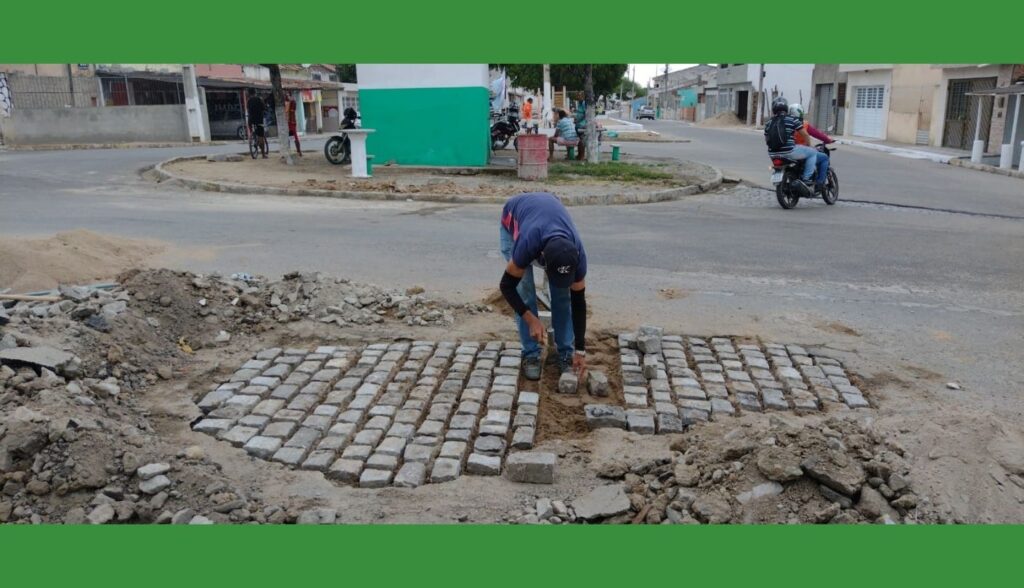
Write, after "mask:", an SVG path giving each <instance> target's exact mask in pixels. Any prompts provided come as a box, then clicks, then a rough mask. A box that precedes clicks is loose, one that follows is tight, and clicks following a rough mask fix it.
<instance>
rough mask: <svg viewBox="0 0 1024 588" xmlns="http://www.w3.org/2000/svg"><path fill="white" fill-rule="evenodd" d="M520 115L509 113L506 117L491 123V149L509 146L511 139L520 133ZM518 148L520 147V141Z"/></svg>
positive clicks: (495, 149)
mask: <svg viewBox="0 0 1024 588" xmlns="http://www.w3.org/2000/svg"><path fill="white" fill-rule="evenodd" d="M519 129H520V127H519V116H518V115H516V114H513V113H509V114H507V115H506V116H505V118H504V119H498V120H497V121H496V122H494V123H492V124H491V149H493V150H494V151H497V150H498V149H504V148H506V147H508V143H509V141H511V140H512V138H513V137H515V136H516V135H518V134H519ZM516 148H517V149H518V148H519V145H518V141H517V142H516Z"/></svg>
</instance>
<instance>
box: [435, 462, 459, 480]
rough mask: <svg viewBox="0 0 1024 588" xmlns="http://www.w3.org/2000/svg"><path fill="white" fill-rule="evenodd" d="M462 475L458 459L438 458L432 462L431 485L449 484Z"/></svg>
mask: <svg viewBox="0 0 1024 588" xmlns="http://www.w3.org/2000/svg"><path fill="white" fill-rule="evenodd" d="M460 474H462V462H461V461H460V460H458V459H448V458H444V457H439V458H437V459H436V460H434V467H433V468H432V469H431V470H430V481H431V482H433V483H439V482H450V481H452V480H455V479H456V478H458V477H459V475H460Z"/></svg>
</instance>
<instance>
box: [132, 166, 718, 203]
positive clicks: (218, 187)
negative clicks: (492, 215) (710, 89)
mask: <svg viewBox="0 0 1024 588" xmlns="http://www.w3.org/2000/svg"><path fill="white" fill-rule="evenodd" d="M246 155H248V154H246ZM205 159H206V156H205V155H201V156H186V157H173V158H171V159H168V160H166V161H162V162H160V163H158V164H156V165H155V166H153V168H152V169H153V173H154V174H155V175H156V176H157V178H159V180H158V181H160V182H174V183H175V184H177V185H181V186H185V187H187V188H191V189H193V190H205V191H207V192H226V193H229V194H268V195H274V196H319V197H322V198H344V199H349V200H373V201H394V202H404V201H408V202H443V203H449V204H504V203H505V201H506V200H507V198H506V197H505V196H469V195H464V194H422V193H417V194H393V193H388V192H357V191H350V190H320V189H314V188H277V187H271V186H251V185H247V184H236V183H232V182H214V181H211V180H198V179H195V178H189V177H185V176H179V175H176V174H173V173H171V172H169V171H167V170H166V169H164V166H165V165H169V164H172V163H176V162H179V161H191V160H205ZM702 165H707V164H702ZM707 167H708V168H709V169H711V170H712V171H713V172H714V177H712V178H711V179H710V180H708V181H706V182H701V183H700V184H691V185H689V186H682V187H679V188H669V189H667V190H659V191H655V192H648V193H644V194H606V195H599V196H589V197H580V198H572V199H563V200H562V201H563V203H564V204H565V205H566V206H611V205H616V204H650V203H654V202H668V201H671V200H679V199H681V198H684V197H686V196H693V195H694V194H701V193H703V192H707V191H709V190H713V189H715V188H717V187H719V186H721V185H722V171H721V170H719V169H718V168H716V167H712V166H710V165H708V166H707ZM524 191H526V190H524Z"/></svg>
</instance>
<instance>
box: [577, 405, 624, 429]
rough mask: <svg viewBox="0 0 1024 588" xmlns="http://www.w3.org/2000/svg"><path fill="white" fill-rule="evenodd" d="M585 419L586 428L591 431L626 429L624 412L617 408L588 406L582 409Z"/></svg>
mask: <svg viewBox="0 0 1024 588" xmlns="http://www.w3.org/2000/svg"><path fill="white" fill-rule="evenodd" d="M583 412H584V414H585V415H586V418H587V426H588V427H590V429H591V430H593V429H602V428H615V429H625V428H626V411H625V410H623V409H622V407H619V406H612V405H608V404H588V405H586V406H584V407H583Z"/></svg>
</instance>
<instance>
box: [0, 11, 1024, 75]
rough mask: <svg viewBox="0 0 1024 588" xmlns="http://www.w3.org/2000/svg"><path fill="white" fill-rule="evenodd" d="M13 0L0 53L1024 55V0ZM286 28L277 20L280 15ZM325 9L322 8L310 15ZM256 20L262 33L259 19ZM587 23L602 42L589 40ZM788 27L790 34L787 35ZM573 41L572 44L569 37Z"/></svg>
mask: <svg viewBox="0 0 1024 588" xmlns="http://www.w3.org/2000/svg"><path fill="white" fill-rule="evenodd" d="M307 6H308V7H309V11H307V10H306V9H297V7H296V6H295V5H293V4H288V3H286V2H281V1H280V0H277V1H270V0H244V1H242V2H210V1H208V0H176V1H175V2H171V3H158V4H153V3H147V2H139V1H137V0H107V1H105V2H102V3H99V4H97V3H90V2H82V1H80V0H73V1H72V0H50V1H49V2H46V3H38V2H7V3H5V5H4V8H3V11H2V19H3V23H4V24H5V26H4V27H3V36H2V38H0V43H2V44H0V62H5V63H63V62H65V61H71V60H74V61H77V62H85V61H88V62H118V63H119V62H124V61H125V60H126V58H128V57H131V58H132V60H133V61H136V62H137V61H147V62H154V63H181V62H190V63H242V62H244V63H254V62H255V63H260V62H289V63H304V62H310V63H312V62H320V63H322V62H327V63H335V62H344V63H354V62H363V63H477V62H479V61H480V60H482V59H483V60H486V61H487V62H488V63H541V62H549V63H577V62H580V61H583V60H588V61H590V62H592V63H619V62H630V63H660V62H664V61H671V62H676V63H699V62H707V63H720V62H722V61H727V62H733V61H741V62H751V61H756V62H778V63H893V62H897V63H939V62H941V63H997V62H1020V61H1022V60H1024V44H1022V43H1021V35H1022V33H1021V30H1022V29H1021V22H1022V20H1024V12H1022V10H1021V3H1020V0H988V2H986V3H985V4H984V5H983V6H970V5H967V4H964V3H963V2H952V1H950V0H932V1H931V2H926V3H924V4H921V3H915V2H903V3H897V2H892V1H891V0H861V1H860V2H857V3H856V4H850V3H848V2H823V3H816V4H805V5H800V4H792V3H783V4H772V3H770V2H764V1H763V0H731V1H730V2H728V3H727V4H718V5H716V4H701V3H692V2H680V1H679V0H648V1H647V2H643V3H642V4H635V3H629V2H622V1H621V0H588V1H587V2H585V3H580V4H563V5H558V4H552V5H550V6H545V5H544V4H525V5H524V4H522V3H511V4H510V3H502V2H498V3H493V2H481V1H480V0H435V1H433V2H423V1H416V0H405V1H402V0H397V1H392V2H388V3H386V4H381V3H379V2H336V3H333V2H315V3H310V4H308V5H307ZM275 14H280V15H281V17H282V25H280V26H275V24H274V19H273V15H275ZM310 16H313V17H315V18H310ZM254 27H255V29H256V34H255V35H254V32H253V29H254ZM586 31H593V32H594V38H593V39H591V40H588V39H585V38H584V35H585V32H586ZM781 31H786V36H785V37H784V38H783V39H781V40H780V39H778V36H779V34H780V32H781ZM562 38H564V40H561V39H562Z"/></svg>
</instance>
